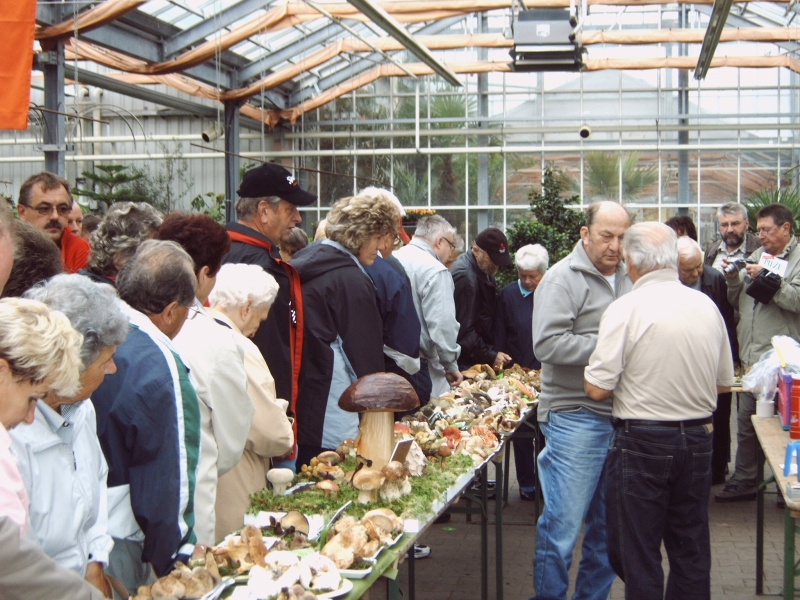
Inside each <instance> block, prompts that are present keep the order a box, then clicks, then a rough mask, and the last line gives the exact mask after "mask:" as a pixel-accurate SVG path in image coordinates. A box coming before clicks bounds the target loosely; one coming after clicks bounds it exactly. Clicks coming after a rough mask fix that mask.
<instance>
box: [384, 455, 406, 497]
mask: <svg viewBox="0 0 800 600" xmlns="http://www.w3.org/2000/svg"><path fill="white" fill-rule="evenodd" d="M381 474H382V475H383V476H384V478H385V482H384V484H383V486H381V498H382V499H383V500H386V501H387V502H391V501H392V500H398V499H399V498H401V497H402V496H406V495H408V494H410V493H411V484H410V483H409V482H408V469H406V466H405V465H404V464H403V463H401V462H397V461H396V460H392V461H389V462H388V463H386V464H385V465H384V466H383V468H382V469H381Z"/></svg>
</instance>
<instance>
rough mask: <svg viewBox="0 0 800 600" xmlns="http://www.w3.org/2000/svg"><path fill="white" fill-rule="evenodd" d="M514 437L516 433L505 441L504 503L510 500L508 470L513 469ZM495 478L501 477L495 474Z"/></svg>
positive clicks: (498, 479)
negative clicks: (511, 466)
mask: <svg viewBox="0 0 800 600" xmlns="http://www.w3.org/2000/svg"><path fill="white" fill-rule="evenodd" d="M513 437H514V435H513V434H512V436H511V437H510V438H508V439H507V440H506V442H505V446H506V448H505V456H504V457H503V462H504V463H505V465H503V468H504V469H505V471H503V504H506V503H507V502H508V472H509V471H510V470H511V469H510V468H509V465H510V464H511V463H510V461H511V446H513V445H514V444H512V443H511V442H512V439H513ZM495 479H497V481H500V477H497V476H495Z"/></svg>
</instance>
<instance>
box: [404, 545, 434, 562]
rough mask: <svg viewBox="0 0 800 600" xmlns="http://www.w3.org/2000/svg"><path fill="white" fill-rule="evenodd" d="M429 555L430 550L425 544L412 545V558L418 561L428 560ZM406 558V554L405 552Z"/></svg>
mask: <svg viewBox="0 0 800 600" xmlns="http://www.w3.org/2000/svg"><path fill="white" fill-rule="evenodd" d="M430 555H431V549H430V547H429V546H426V545H425V544H414V558H415V559H416V560H419V559H421V558H428V557H429V556H430ZM406 558H408V552H406Z"/></svg>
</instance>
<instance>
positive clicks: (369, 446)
mask: <svg viewBox="0 0 800 600" xmlns="http://www.w3.org/2000/svg"><path fill="white" fill-rule="evenodd" d="M358 429H359V435H358V440H356V445H357V448H358V450H357V452H358V454H360V455H361V456H363V457H364V458H368V459H370V460H371V461H372V468H373V469H378V470H380V469H382V468H383V466H384V465H385V464H386V463H387V462H389V459H390V458H391V457H392V452H393V451H394V411H391V410H372V411H369V412H365V413H363V414H362V417H361V425H359V427H358Z"/></svg>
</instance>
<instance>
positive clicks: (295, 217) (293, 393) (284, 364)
mask: <svg viewBox="0 0 800 600" xmlns="http://www.w3.org/2000/svg"><path fill="white" fill-rule="evenodd" d="M237 193H238V194H239V200H238V201H237V202H236V219H237V222H236V223H229V224H228V226H227V229H228V234H229V235H230V237H231V242H232V244H231V251H230V252H229V253H228V254H227V256H225V259H224V261H223V262H225V263H244V264H249V265H259V266H260V267H262V268H263V269H264V270H265V271H266V272H267V273H269V274H270V275H272V276H273V277H274V278H275V280H276V281H277V282H278V285H279V286H280V290H279V291H278V297H277V298H276V299H275V303H274V304H273V305H272V309H271V310H270V311H269V316H268V317H267V319H266V320H265V321H264V322H263V323H261V326H260V327H259V328H258V331H256V334H255V336H254V337H253V342H254V343H255V344H256V346H258V348H259V349H260V350H261V354H262V355H263V356H264V360H265V361H266V363H267V366H268V367H269V370H270V372H271V373H272V376H273V377H274V378H275V391H276V393H277V396H278V398H283V399H285V400H287V401H288V402H289V411H290V416H294V408H295V402H296V401H297V378H298V375H299V373H300V358H301V356H302V354H303V298H302V296H301V294H300V278H299V276H298V275H297V271H295V269H294V267H292V266H291V265H290V264H289V263H287V262H284V261H283V260H281V255H280V249H279V247H278V246H279V244H280V243H281V242H283V241H286V240H287V239H288V238H289V236H290V235H291V233H292V230H293V229H294V228H295V227H296V226H297V225H299V224H300V221H301V220H302V219H301V218H300V212H299V211H298V210H297V207H298V206H308V205H310V204H314V203H315V202H316V201H317V197H316V196H315V195H314V194H310V193H308V192H306V191H303V190H302V189H300V186H299V185H298V183H297V180H295V178H294V177H293V176H292V174H291V173H290V172H289V171H287V170H286V169H284V168H283V167H282V166H280V165H278V164H275V163H265V164H263V165H261V166H259V167H256V168H254V169H251V170H250V171H248V172H247V173H245V174H244V177H243V178H242V183H241V185H239V189H238V190H237ZM294 428H295V438H296V434H297V423H295V424H294Z"/></svg>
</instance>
